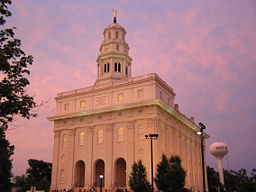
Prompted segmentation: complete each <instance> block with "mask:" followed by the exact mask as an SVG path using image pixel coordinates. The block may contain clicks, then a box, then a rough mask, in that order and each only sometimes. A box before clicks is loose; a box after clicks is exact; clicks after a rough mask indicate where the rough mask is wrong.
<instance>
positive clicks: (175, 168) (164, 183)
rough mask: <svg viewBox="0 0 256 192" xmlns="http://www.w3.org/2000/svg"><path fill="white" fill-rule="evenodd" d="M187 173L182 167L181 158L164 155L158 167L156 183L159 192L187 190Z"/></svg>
mask: <svg viewBox="0 0 256 192" xmlns="http://www.w3.org/2000/svg"><path fill="white" fill-rule="evenodd" d="M185 178H186V172H185V170H184V169H183V168H182V166H181V159H180V157H179V156H171V157H170V159H168V158H167V157H166V155H164V154H163V155H162V160H161V162H160V163H159V164H158V165H157V173H156V177H155V183H156V186H157V188H158V189H159V190H162V191H164V192H180V191H184V190H186V189H185V188H184V185H185Z"/></svg>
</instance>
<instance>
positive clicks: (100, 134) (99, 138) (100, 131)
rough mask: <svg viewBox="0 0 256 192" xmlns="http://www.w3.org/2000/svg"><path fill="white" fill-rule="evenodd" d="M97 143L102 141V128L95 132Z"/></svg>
mask: <svg viewBox="0 0 256 192" xmlns="http://www.w3.org/2000/svg"><path fill="white" fill-rule="evenodd" d="M97 143H98V144H101V143H103V130H99V131H98V132H97Z"/></svg>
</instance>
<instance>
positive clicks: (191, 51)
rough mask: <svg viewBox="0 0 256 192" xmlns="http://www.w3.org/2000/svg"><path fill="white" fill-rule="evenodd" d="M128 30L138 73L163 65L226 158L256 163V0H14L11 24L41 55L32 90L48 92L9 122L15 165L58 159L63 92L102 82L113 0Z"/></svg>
mask: <svg viewBox="0 0 256 192" xmlns="http://www.w3.org/2000/svg"><path fill="white" fill-rule="evenodd" d="M113 8H116V9H117V10H118V16H117V20H118V23H119V24H120V25H122V26H123V27H125V29H126V31H127V35H126V37H127V38H126V40H127V43H128V44H129V46H130V56H131V57H132V58H133V62H132V76H140V75H144V74H147V73H157V74H158V75H159V76H160V77H161V78H162V79H163V80H165V81H166V82H167V83H168V84H169V85H170V86H171V87H172V88H173V89H174V92H175V93H176V98H175V103H178V104H179V106H180V110H181V112H182V113H184V114H185V115H186V116H188V117H190V116H194V117H195V121H196V123H198V122H203V123H204V124H205V125H206V126H207V129H206V132H207V133H208V134H209V135H210V138H209V139H208V140H207V141H206V143H207V164H208V165H210V166H212V167H216V165H217V161H216V160H215V159H214V157H213V156H211V155H210V153H209V145H210V144H211V143H213V142H215V141H218V140H219V141H224V142H225V143H227V145H228V146H229V154H228V156H227V157H225V158H224V161H223V163H224V168H226V169H235V170H237V169H240V168H247V169H248V171H249V172H250V171H251V169H252V168H256V164H255V159H256V142H255V140H256V139H255V137H256V116H255V114H256V1H255V0H225V1H223V0H214V1H212V0H161V1H160V0H129V1H128V0H72V1H70V0H19V1H18V0H16V1H14V2H13V5H12V6H11V10H12V13H13V16H12V17H10V18H8V20H7V25H8V26H16V27H17V30H16V37H17V38H19V39H21V40H22V42H23V49H24V50H25V51H26V53H27V54H31V55H33V57H34V63H33V65H32V66H31V67H30V71H31V75H30V76H29V80H30V82H31V85H30V86H29V88H28V92H29V93H30V94H32V95H34V96H35V100H36V101H37V102H38V103H40V102H41V101H48V100H49V102H48V103H47V104H45V105H44V106H43V107H41V108H39V109H36V112H37V113H38V117H36V118H33V119H31V120H22V119H17V120H16V121H15V122H14V123H13V124H12V125H11V127H10V128H9V130H8V131H7V135H8V139H9V140H10V142H11V143H12V144H14V145H15V147H16V148H15V154H14V156H13V160H14V161H13V163H14V168H13V172H14V174H15V175H20V174H22V173H25V170H26V168H27V167H28V165H27V160H28V159H30V158H35V159H42V160H45V161H49V162H51V160H52V145H53V123H52V122H49V121H48V120H47V119H46V118H47V117H49V116H53V115H54V114H55V96H56V95H57V93H58V92H63V91H68V90H72V89H78V88H83V87H87V86H91V85H92V84H94V82H95V79H96V72H97V70H96V58H97V56H98V54H99V47H100V44H101V42H102V40H103V35H102V33H103V30H104V28H105V27H106V26H107V25H108V24H110V23H112V17H113V13H112V9H113Z"/></svg>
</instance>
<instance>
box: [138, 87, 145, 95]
mask: <svg viewBox="0 0 256 192" xmlns="http://www.w3.org/2000/svg"><path fill="white" fill-rule="evenodd" d="M143 96H144V92H143V89H139V90H138V97H143Z"/></svg>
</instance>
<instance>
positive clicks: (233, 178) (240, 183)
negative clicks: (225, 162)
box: [224, 169, 256, 192]
mask: <svg viewBox="0 0 256 192" xmlns="http://www.w3.org/2000/svg"><path fill="white" fill-rule="evenodd" d="M255 173H256V170H255V169H253V171H252V173H251V176H249V175H248V174H247V171H246V169H240V170H238V171H234V170H230V171H227V170H225V171H224V178H225V187H226V190H227V191H228V192H231V191H232V192H233V191H236V192H252V191H256V181H255Z"/></svg>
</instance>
